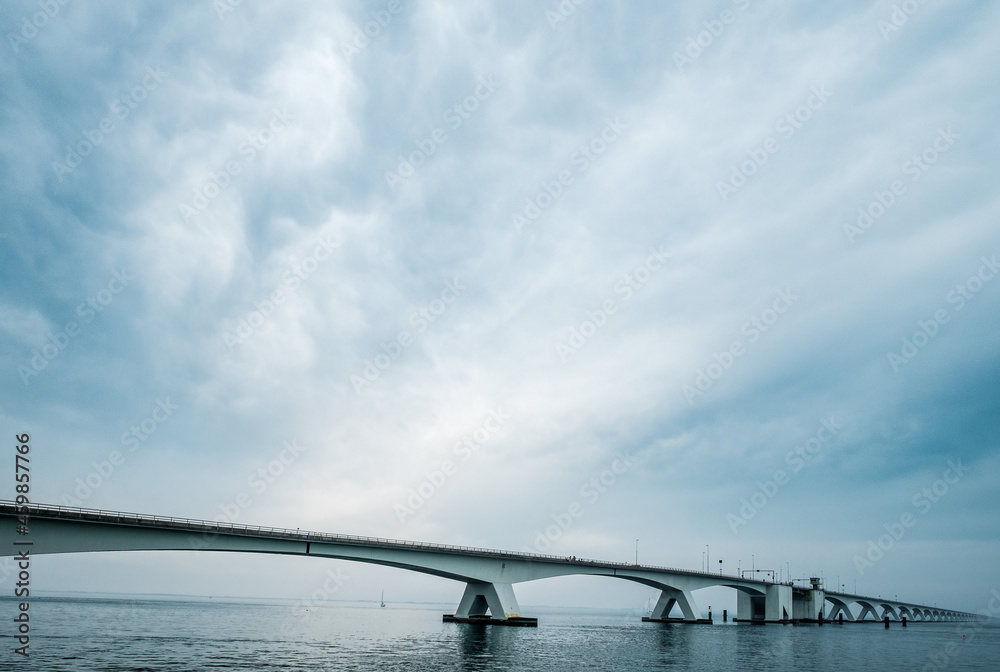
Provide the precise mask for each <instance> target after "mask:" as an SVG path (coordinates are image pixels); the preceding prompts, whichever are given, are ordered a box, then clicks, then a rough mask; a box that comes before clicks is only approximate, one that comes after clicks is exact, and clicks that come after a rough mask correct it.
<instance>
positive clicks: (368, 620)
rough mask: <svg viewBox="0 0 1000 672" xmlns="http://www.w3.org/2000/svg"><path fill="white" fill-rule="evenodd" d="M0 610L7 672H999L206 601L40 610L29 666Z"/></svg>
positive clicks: (816, 635)
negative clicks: (18, 653) (15, 651)
mask: <svg viewBox="0 0 1000 672" xmlns="http://www.w3.org/2000/svg"><path fill="white" fill-rule="evenodd" d="M0 610H2V612H3V617H2V618H0V624H4V625H0V646H2V651H0V670H15V669H16V670H31V671H32V672H49V671H52V672H56V671H66V672H83V671H89V670H100V671H101V672H117V671H125V670H134V671H139V670H143V671H154V670H155V671H160V670H162V671H164V672H167V671H169V672H181V671H186V670H192V671H194V670H198V671H203V670H260V671H270V670H281V671H282V672H292V671H297V670H302V671H306V670H308V671H310V672H322V671H325V670H329V671H331V672H332V671H333V670H338V671H339V670H380V671H381V670H420V671H421V672H427V671H428V670H430V671H437V670H566V671H570V670H572V671H573V672H578V671H580V670H675V671H678V670H740V671H742V670H762V671H763V670H766V671H768V672H770V671H772V670H795V671H796V672H805V671H809V670H831V671H832V670H837V671H838V672H844V671H845V670H846V671H853V670H862V669H877V670H879V671H880V672H884V671H885V670H925V669H926V670H937V669H948V670H990V671H991V672H995V671H996V670H998V669H1000V628H998V627H996V626H985V627H983V626H977V625H976V624H974V623H964V624H956V623H951V624H920V623H913V624H910V625H909V627H907V628H905V629H904V628H901V627H899V625H898V624H893V625H892V627H891V628H890V629H889V630H885V629H884V628H883V627H882V626H881V625H880V624H865V625H859V624H856V625H845V626H842V627H838V626H836V625H829V626H823V627H822V628H819V627H816V626H780V625H767V626H751V625H726V626H724V625H722V624H721V623H720V624H717V625H714V626H707V625H689V626H686V625H677V624H654V623H641V622H639V616H641V614H640V612H638V611H636V612H623V611H592V610H587V611H573V610H542V609H538V610H532V613H533V614H535V615H538V616H539V627H538V628H505V627H494V626H470V625H462V624H450V623H442V622H441V614H442V613H443V612H444V611H446V610H447V607H446V606H444V605H442V606H440V607H429V606H423V605H413V606H410V605H390V606H388V607H386V608H385V609H380V608H378V606H377V605H373V604H354V603H330V604H327V605H322V606H319V607H312V608H310V609H309V610H308V611H306V610H305V609H304V608H301V607H296V606H293V605H291V604H283V603H275V602H260V601H258V602H245V601H233V600H229V601H225V600H207V599H206V600H202V599H169V600H167V599H164V600H155V599H135V600H128V599H94V598H34V599H33V600H32V604H31V613H32V635H31V651H32V654H31V657H30V659H27V660H24V659H22V657H21V656H16V655H15V654H13V648H14V642H13V639H12V634H13V632H12V631H13V628H12V622H11V618H8V617H13V615H14V614H15V613H16V606H15V604H14V602H13V601H11V600H9V599H5V600H0ZM963 634H965V635H966V638H965V639H964V640H963V639H962V635H963ZM949 644H951V645H952V647H950V648H949Z"/></svg>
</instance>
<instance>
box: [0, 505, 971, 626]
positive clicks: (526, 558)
mask: <svg viewBox="0 0 1000 672" xmlns="http://www.w3.org/2000/svg"><path fill="white" fill-rule="evenodd" d="M25 516H26V525H25V527H26V528H27V530H26V532H27V534H25V530H23V529H19V528H21V525H22V522H23V520H25V518H24V517H25ZM19 517H21V518H22V521H19V520H18V518H19ZM0 521H2V522H0V554H7V553H8V552H9V554H10V555H13V554H14V551H10V549H25V548H27V549H29V551H30V554H31V555H40V554H47V553H81V552H92V551H140V550H146V551H230V552H241V553H274V554H282V555H298V556H309V557H316V558H332V559H338V560H350V561H354V562H366V563H372V564H377V565H385V566H388V567H398V568H400V569H408V570H411V571H414V572H421V573H424V574H431V575H434V576H440V577H444V578H446V579H452V580H454V581H461V582H464V583H465V584H466V586H465V593H464V595H463V596H462V599H461V602H460V603H459V605H458V609H457V610H456V611H455V613H454V614H448V615H445V617H444V618H445V620H446V621H457V622H475V623H480V622H481V623H494V624H503V625H536V624H537V619H535V618H531V617H525V616H522V615H521V609H520V607H518V604H517V598H516V597H515V596H514V589H513V586H514V584H515V583H522V582H525V581H536V580H538V579H546V578H551V577H556V576H570V575H592V576H608V577H614V578H618V579H624V580H626V581H634V582H636V583H641V584H644V585H647V586H650V587H652V588H656V589H658V590H659V591H660V597H659V599H658V600H657V602H656V606H655V607H654V608H653V611H652V614H651V615H650V616H649V617H647V618H645V619H643V620H649V621H663V622H667V621H670V622H685V623H709V622H711V620H710V619H705V618H702V616H701V612H700V611H699V609H698V607H697V604H696V602H695V600H694V596H693V593H694V591H696V590H700V589H702V588H709V587H713V586H725V587H728V588H733V589H734V590H736V591H738V592H737V614H736V616H737V618H736V619H734V620H739V621H746V622H755V623H795V622H819V623H822V622H824V621H826V622H830V621H833V620H834V619H836V620H837V621H840V620H844V621H847V622H862V621H866V620H869V621H876V620H881V619H883V618H885V617H890V618H891V619H892V620H901V619H903V618H908V619H909V620H922V621H954V620H971V619H973V618H975V615H974V614H969V613H965V612H959V611H953V610H947V609H938V608H936V607H928V606H925V605H917V604H911V603H907V602H898V601H896V600H892V601H889V600H882V599H879V598H870V597H865V596H860V595H849V594H843V593H827V592H824V591H823V589H822V586H821V584H820V582H819V580H818V579H817V580H814V581H813V582H812V585H811V586H809V587H799V586H794V585H792V584H791V583H776V582H773V581H770V582H769V581H763V580H757V579H745V578H742V577H737V576H729V575H725V574H710V573H706V572H695V571H688V570H683V569H673V568H668V567H654V566H647V565H638V564H627V563H618V562H604V561H600V560H582V559H576V558H566V557H560V556H553V555H541V554H532V553H524V552H519V551H497V550H489V549H483V548H468V547H464V546H447V545H442V544H429V543H421V542H415V541H400V540H393V539H379V538H372V537H359V536H352V535H343V534H326V533H320V532H305V531H299V530H290V529H280V528H274V527H259V526H253V525H239V524H235V523H225V522H211V521H204V520H191V519H187V518H173V517H165V516H153V515H143V514H136V513H123V512H118V511H99V510H95V509H80V508H70V507H63V506H52V505H42V504H30V505H21V506H19V505H17V504H15V503H14V502H11V501H6V500H0ZM15 542H19V543H20V545H15ZM27 544H30V545H27ZM826 602H830V603H831V604H832V611H831V612H830V613H829V615H826V610H825V607H826ZM675 605H676V606H677V607H678V608H679V609H680V611H681V614H682V616H681V617H679V618H671V617H670V613H671V611H672V610H673V608H674V606H675ZM852 605H857V606H858V608H859V611H858V613H857V614H856V615H855V614H854V613H853V612H852V609H851V607H852ZM880 610H881V614H880V613H879V611H880ZM841 616H842V617H843V618H842V619H841ZM868 616H871V617H872V618H871V619H868Z"/></svg>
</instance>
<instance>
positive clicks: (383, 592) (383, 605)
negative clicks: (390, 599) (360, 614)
mask: <svg viewBox="0 0 1000 672" xmlns="http://www.w3.org/2000/svg"><path fill="white" fill-rule="evenodd" d="M378 606H380V607H385V590H383V591H382V600H381V604H379V605H378Z"/></svg>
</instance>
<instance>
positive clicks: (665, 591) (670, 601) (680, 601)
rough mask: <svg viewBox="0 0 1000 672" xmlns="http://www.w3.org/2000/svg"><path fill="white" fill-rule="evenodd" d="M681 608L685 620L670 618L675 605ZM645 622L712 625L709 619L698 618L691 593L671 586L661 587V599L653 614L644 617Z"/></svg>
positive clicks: (657, 601) (657, 602)
mask: <svg viewBox="0 0 1000 672" xmlns="http://www.w3.org/2000/svg"><path fill="white" fill-rule="evenodd" d="M675 604H676V605H677V606H679V607H680V608H681V612H682V613H683V614H684V618H670V611H671V610H672V609H673V608H674V605H675ZM642 620H643V621H646V622H653V623H681V622H683V623H711V622H712V621H710V620H709V619H707V618H699V617H698V607H697V605H696V604H695V601H694V597H692V596H691V591H689V590H684V589H681V588H671V587H669V586H661V587H660V597H659V599H658V600H656V606H654V607H653V613H651V614H650V615H649V616H643V618H642Z"/></svg>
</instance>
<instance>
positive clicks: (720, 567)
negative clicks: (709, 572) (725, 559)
mask: <svg viewBox="0 0 1000 672" xmlns="http://www.w3.org/2000/svg"><path fill="white" fill-rule="evenodd" d="M719 576H722V560H719Z"/></svg>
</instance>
